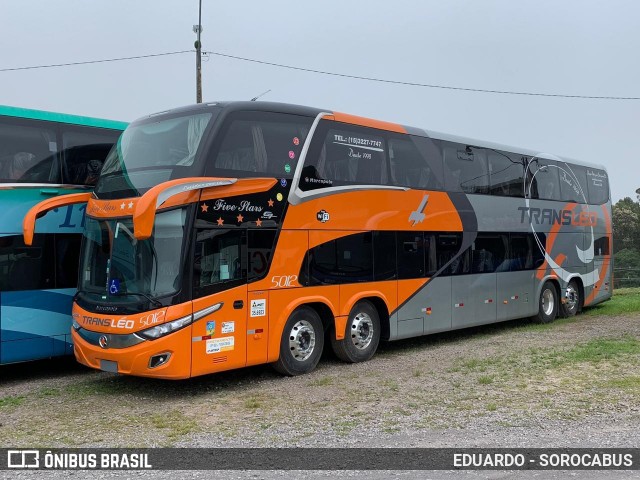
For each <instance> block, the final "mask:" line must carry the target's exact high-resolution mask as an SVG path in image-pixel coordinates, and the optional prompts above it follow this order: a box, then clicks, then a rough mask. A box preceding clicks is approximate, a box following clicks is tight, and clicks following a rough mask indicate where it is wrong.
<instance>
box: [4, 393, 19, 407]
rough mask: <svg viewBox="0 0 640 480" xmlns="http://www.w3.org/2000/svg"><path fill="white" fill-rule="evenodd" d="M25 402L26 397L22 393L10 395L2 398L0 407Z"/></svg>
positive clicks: (14, 405) (15, 405) (13, 405)
mask: <svg viewBox="0 0 640 480" xmlns="http://www.w3.org/2000/svg"><path fill="white" fill-rule="evenodd" d="M23 403H24V397H23V396H21V395H13V396H9V397H3V398H0V408H3V407H17V406H19V405H22V404H23Z"/></svg>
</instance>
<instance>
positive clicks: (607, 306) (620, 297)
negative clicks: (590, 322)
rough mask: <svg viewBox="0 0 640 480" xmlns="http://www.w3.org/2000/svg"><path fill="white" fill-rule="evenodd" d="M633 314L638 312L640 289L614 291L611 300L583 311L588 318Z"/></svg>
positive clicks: (639, 307) (639, 310) (639, 309)
mask: <svg viewBox="0 0 640 480" xmlns="http://www.w3.org/2000/svg"><path fill="white" fill-rule="evenodd" d="M633 312H640V288H619V289H616V290H615V291H614V292H613V297H612V298H611V300H609V301H607V302H604V303H601V304H599V305H596V306H595V307H591V308H587V309H585V310H584V314H586V315H589V316H594V315H622V314H625V313H633Z"/></svg>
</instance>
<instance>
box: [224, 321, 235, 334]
mask: <svg viewBox="0 0 640 480" xmlns="http://www.w3.org/2000/svg"><path fill="white" fill-rule="evenodd" d="M235 331H236V323H235V322H222V333H233V332H235Z"/></svg>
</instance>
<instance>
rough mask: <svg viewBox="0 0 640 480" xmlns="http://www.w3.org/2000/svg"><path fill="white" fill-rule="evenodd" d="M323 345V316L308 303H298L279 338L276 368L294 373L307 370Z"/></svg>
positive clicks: (315, 361) (318, 356)
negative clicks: (304, 305)
mask: <svg viewBox="0 0 640 480" xmlns="http://www.w3.org/2000/svg"><path fill="white" fill-rule="evenodd" d="M323 348H324V328H323V326H322V320H321V319H320V316H319V315H318V312H316V311H315V310H314V309H313V308H311V307H300V308H298V309H296V310H295V311H294V312H293V313H292V314H291V315H290V316H289V318H288V320H287V323H285V325H284V329H283V330H282V337H281V340H280V358H278V360H277V361H276V362H275V363H274V364H273V367H274V368H275V369H276V371H277V372H279V373H281V374H282V375H288V376H290V377H293V376H295V375H302V374H305V373H309V372H310V371H312V370H313V369H314V368H316V365H318V362H319V361H320V356H321V355H322V349H323Z"/></svg>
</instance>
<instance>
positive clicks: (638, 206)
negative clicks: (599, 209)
mask: <svg viewBox="0 0 640 480" xmlns="http://www.w3.org/2000/svg"><path fill="white" fill-rule="evenodd" d="M612 215H613V219H612V220H613V252H614V254H615V253H617V252H619V251H621V250H625V249H629V250H635V251H640V203H638V202H634V201H633V200H632V199H631V198H630V197H625V198H623V199H622V200H619V201H618V202H617V203H616V204H615V205H614V206H613V212H612Z"/></svg>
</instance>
